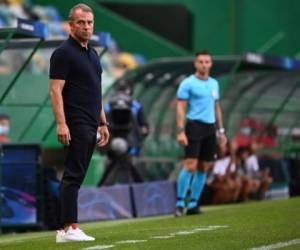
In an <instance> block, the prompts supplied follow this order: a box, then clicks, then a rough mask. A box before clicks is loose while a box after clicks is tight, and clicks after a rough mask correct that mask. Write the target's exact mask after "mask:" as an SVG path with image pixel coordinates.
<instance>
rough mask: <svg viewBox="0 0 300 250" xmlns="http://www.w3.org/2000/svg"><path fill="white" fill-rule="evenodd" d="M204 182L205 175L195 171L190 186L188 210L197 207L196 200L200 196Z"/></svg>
mask: <svg viewBox="0 0 300 250" xmlns="http://www.w3.org/2000/svg"><path fill="white" fill-rule="evenodd" d="M205 182H206V173H205V172H200V171H197V172H196V173H195V174H194V176H193V181H192V184H191V200H190V202H189V205H188V209H192V208H195V207H197V205H198V200H199V198H200V196H201V194H202V191H203V188H204V185H205Z"/></svg>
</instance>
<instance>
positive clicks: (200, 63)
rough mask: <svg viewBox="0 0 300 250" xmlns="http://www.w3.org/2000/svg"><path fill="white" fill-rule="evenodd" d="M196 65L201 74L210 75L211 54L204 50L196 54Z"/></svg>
mask: <svg viewBox="0 0 300 250" xmlns="http://www.w3.org/2000/svg"><path fill="white" fill-rule="evenodd" d="M194 66H195V68H196V71H197V73H198V74H200V75H208V74H209V72H210V69H211V67H212V58H211V55H210V54H209V53H208V52H207V51H205V50H203V51H199V52H197V53H196V54H195V61H194Z"/></svg>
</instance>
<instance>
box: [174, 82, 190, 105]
mask: <svg viewBox="0 0 300 250" xmlns="http://www.w3.org/2000/svg"><path fill="white" fill-rule="evenodd" d="M189 97H190V90H189V84H188V81H186V80H183V81H182V82H181V83H180V85H179V88H178V90H177V99H179V100H187V99H189Z"/></svg>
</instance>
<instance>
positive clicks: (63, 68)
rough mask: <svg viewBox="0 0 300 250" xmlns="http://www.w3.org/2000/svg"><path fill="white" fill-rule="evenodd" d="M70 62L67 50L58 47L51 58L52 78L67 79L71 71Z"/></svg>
mask: <svg viewBox="0 0 300 250" xmlns="http://www.w3.org/2000/svg"><path fill="white" fill-rule="evenodd" d="M69 68H70V63H69V60H68V56H67V53H66V51H64V50H62V49H57V50H55V51H54V52H53V54H52V56H51V58H50V69H49V77H50V79H60V80H66V78H67V75H68V73H69Z"/></svg>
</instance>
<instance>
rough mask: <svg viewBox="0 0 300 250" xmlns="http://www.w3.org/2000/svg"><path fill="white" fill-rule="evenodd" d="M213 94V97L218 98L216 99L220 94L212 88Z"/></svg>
mask: <svg viewBox="0 0 300 250" xmlns="http://www.w3.org/2000/svg"><path fill="white" fill-rule="evenodd" d="M211 94H212V96H213V98H214V99H215V100H216V99H218V94H217V91H216V90H212V91H211Z"/></svg>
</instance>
